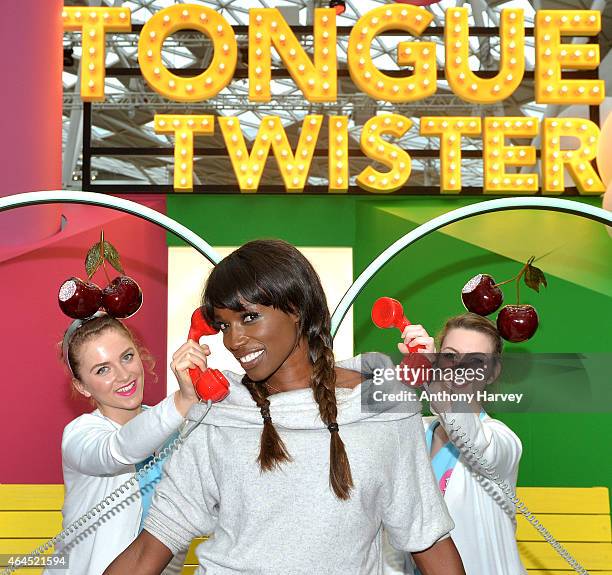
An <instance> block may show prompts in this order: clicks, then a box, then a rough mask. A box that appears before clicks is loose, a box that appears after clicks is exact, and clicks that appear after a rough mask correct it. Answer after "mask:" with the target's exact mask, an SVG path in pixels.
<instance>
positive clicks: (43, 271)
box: [0, 196, 168, 483]
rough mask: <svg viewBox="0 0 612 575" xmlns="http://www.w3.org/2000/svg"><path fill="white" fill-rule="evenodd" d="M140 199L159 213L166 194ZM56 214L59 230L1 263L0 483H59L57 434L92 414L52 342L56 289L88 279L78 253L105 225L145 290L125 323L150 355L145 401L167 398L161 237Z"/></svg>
mask: <svg viewBox="0 0 612 575" xmlns="http://www.w3.org/2000/svg"><path fill="white" fill-rule="evenodd" d="M139 199H140V200H141V203H144V204H146V205H148V206H149V207H152V208H153V209H156V210H157V211H160V212H162V213H164V212H165V198H163V197H160V196H157V197H153V198H139ZM27 209H30V208H26V210H27ZM60 209H61V211H62V212H63V213H64V215H65V216H66V218H67V225H66V227H65V229H64V230H63V231H62V232H60V233H59V234H57V235H56V236H54V237H53V238H50V239H48V240H47V241H46V242H43V243H42V244H39V245H38V247H37V248H36V249H34V250H32V251H29V252H27V253H25V254H22V255H19V256H18V257H14V258H12V259H9V260H7V261H4V262H2V263H1V264H0V282H1V283H0V285H2V289H1V292H0V293H1V298H0V302H1V303H0V314H1V315H0V316H1V317H2V318H3V320H4V321H3V333H2V357H3V361H2V362H1V364H0V365H1V367H0V370H1V373H0V381H1V382H2V384H1V385H2V386H3V393H2V402H1V403H0V421H2V431H3V445H2V446H3V452H4V457H3V465H2V466H1V467H0V483H62V481H63V479H62V470H61V452H60V446H61V436H62V430H63V428H64V426H65V425H66V424H67V423H68V422H69V421H71V420H72V419H74V418H75V417H77V416H78V415H80V414H81V413H84V412H87V411H91V410H92V407H91V406H90V405H89V403H88V402H87V401H86V400H79V399H75V398H73V397H71V391H70V385H69V381H70V380H69V377H68V375H67V374H66V372H65V371H64V368H63V367H62V365H61V364H60V361H59V359H58V358H59V350H58V347H57V343H58V342H59V341H60V340H61V338H62V335H63V333H64V330H65V329H66V327H67V326H68V324H69V323H70V321H71V320H70V318H67V317H66V316H64V315H63V314H62V313H61V311H60V309H59V307H58V304H57V291H58V287H59V286H60V285H61V283H62V282H63V281H64V280H65V279H67V278H69V277H70V276H73V275H76V276H78V277H81V278H84V277H85V275H86V274H85V269H84V258H85V254H86V252H87V250H88V248H89V247H90V246H91V245H93V244H94V243H95V242H96V241H97V240H98V239H99V236H100V229H101V228H102V227H103V228H104V234H105V236H106V238H107V239H108V240H109V241H110V242H111V243H113V244H114V245H115V247H116V248H117V249H118V250H119V252H120V254H121V257H122V263H123V266H124V268H125V271H126V274H127V275H129V276H131V277H133V278H134V279H135V280H136V281H138V283H139V284H140V286H141V287H142V290H143V293H144V303H143V306H142V308H141V310H140V311H139V312H138V314H137V315H135V316H134V318H131V319H128V320H127V321H126V323H127V325H128V326H129V327H130V328H132V329H133V330H134V331H135V333H136V335H137V337H138V338H139V339H140V341H141V342H142V343H143V344H144V345H145V346H146V347H147V348H148V350H149V351H150V352H151V353H152V355H153V356H154V357H155V358H156V359H157V368H156V370H155V372H156V374H157V378H158V381H157V382H156V383H154V382H153V381H151V379H150V378H148V380H147V387H146V391H145V402H146V403H148V404H155V403H157V402H159V401H160V400H161V399H162V398H163V397H164V396H165V390H166V377H165V374H166V369H165V363H166V332H167V322H166V314H167V312H166V309H167V269H168V268H167V263H168V250H167V244H166V233H165V231H164V230H163V229H161V228H159V227H158V226H155V225H154V224H151V223H149V222H146V221H144V220H142V219H140V218H137V217H135V216H129V215H126V214H122V213H121V212H117V211H114V210H110V209H106V208H95V207H91V206H76V205H63V206H60ZM13 211H18V210H13ZM109 274H113V272H112V271H109ZM112 277H114V275H111V278H112ZM94 281H96V283H98V285H100V286H101V287H103V286H104V285H106V278H105V276H104V273H103V272H102V271H98V273H97V274H96V276H95V277H94Z"/></svg>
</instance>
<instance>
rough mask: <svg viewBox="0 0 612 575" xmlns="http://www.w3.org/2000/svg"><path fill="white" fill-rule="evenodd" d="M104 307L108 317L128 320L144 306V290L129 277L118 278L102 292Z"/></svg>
mask: <svg viewBox="0 0 612 575" xmlns="http://www.w3.org/2000/svg"><path fill="white" fill-rule="evenodd" d="M102 305H103V306H104V309H105V310H106V311H107V313H108V315H112V316H113V317H118V318H126V317H130V316H131V315H134V314H135V313H136V312H137V311H138V310H139V309H140V306H141V305H142V290H141V289H140V286H139V285H138V284H137V283H136V282H135V281H134V280H133V279H132V278H130V277H128V276H118V277H116V278H115V279H114V280H113V281H112V282H111V283H109V284H108V285H107V286H106V287H105V288H104V289H103V290H102Z"/></svg>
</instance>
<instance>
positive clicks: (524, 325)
mask: <svg viewBox="0 0 612 575" xmlns="http://www.w3.org/2000/svg"><path fill="white" fill-rule="evenodd" d="M537 329H538V314H537V312H536V310H535V308H534V307H533V306H531V305H527V304H517V305H506V306H504V307H503V308H502V309H501V311H500V312H499V315H498V316H497V331H499V335H501V336H502V337H503V338H504V339H505V340H507V341H511V342H513V343H518V342H521V341H526V340H528V339H529V338H530V337H531V336H532V335H533V334H534V333H535V332H536V330H537Z"/></svg>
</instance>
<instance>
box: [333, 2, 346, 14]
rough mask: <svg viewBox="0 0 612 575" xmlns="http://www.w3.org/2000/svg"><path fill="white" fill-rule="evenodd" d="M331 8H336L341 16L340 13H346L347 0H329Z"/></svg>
mask: <svg viewBox="0 0 612 575" xmlns="http://www.w3.org/2000/svg"><path fill="white" fill-rule="evenodd" d="M329 7H330V8H335V10H336V14H337V15H338V16H340V14H344V12H346V2H345V1H344V0H330V2H329Z"/></svg>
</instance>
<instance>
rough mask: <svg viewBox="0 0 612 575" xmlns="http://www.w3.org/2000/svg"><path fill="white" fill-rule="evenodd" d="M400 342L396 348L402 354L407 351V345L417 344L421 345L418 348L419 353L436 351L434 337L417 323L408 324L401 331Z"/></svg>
mask: <svg viewBox="0 0 612 575" xmlns="http://www.w3.org/2000/svg"><path fill="white" fill-rule="evenodd" d="M402 340H403V341H402V342H401V343H398V344H397V348H398V349H399V350H400V352H401V353H402V354H404V355H407V354H408V353H409V350H408V348H409V347H415V346H417V345H419V346H423V347H422V348H421V349H419V353H425V354H428V353H436V345H435V343H434V338H433V337H431V336H430V335H429V334H428V333H427V330H426V329H425V328H424V327H423V326H422V325H419V324H412V325H408V326H406V327H405V328H404V331H403V332H402Z"/></svg>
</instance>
